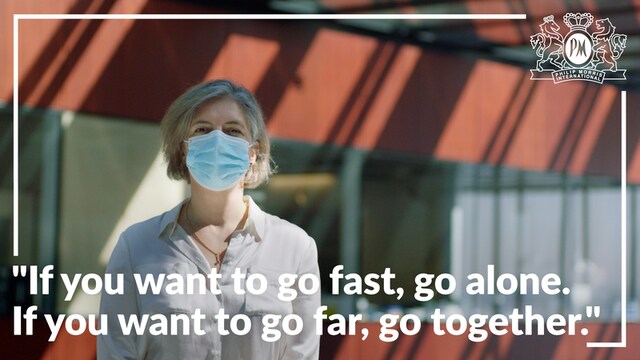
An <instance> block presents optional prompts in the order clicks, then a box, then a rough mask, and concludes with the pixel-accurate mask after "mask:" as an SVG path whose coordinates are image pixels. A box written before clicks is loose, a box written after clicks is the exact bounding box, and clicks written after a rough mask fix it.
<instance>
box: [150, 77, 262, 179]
mask: <svg viewBox="0 0 640 360" xmlns="http://www.w3.org/2000/svg"><path fill="white" fill-rule="evenodd" d="M222 98H229V99H233V100H234V101H235V102H236V103H237V104H238V105H239V107H240V109H241V110H242V111H243V112H244V115H245V117H246V119H247V126H248V128H249V133H250V135H251V139H250V140H251V141H250V142H254V143H255V145H254V148H255V150H256V161H255V163H254V164H253V165H251V167H250V168H249V170H248V171H247V174H246V176H245V181H244V185H245V187H247V188H249V189H252V188H255V187H257V186H259V185H260V184H262V183H263V182H265V181H267V180H268V179H269V176H270V175H271V173H272V169H271V144H270V142H269V138H268V136H267V130H266V125H265V123H264V115H263V114H262V109H261V108H260V105H259V104H258V101H257V99H256V97H255V96H254V95H253V94H252V93H251V92H249V90H247V89H246V88H244V87H242V86H238V85H236V84H234V83H232V82H231V81H228V80H215V81H210V82H205V83H201V84H198V85H196V86H193V87H192V88H190V89H188V90H187V91H185V92H184V93H183V94H182V95H180V96H179V97H178V98H177V99H176V100H174V101H173V103H172V104H171V105H170V106H169V109H168V110H167V112H166V114H165V115H164V117H163V118H162V122H161V124H160V133H161V135H162V152H163V153H164V158H165V160H166V162H167V175H168V176H169V177H170V178H172V179H177V180H187V181H189V170H188V169H187V164H186V162H185V157H184V151H183V149H184V148H183V146H184V140H186V139H187V137H188V136H189V129H190V128H191V125H192V123H193V116H194V114H195V113H196V112H197V111H198V109H199V108H200V107H201V106H202V105H203V104H204V103H205V102H207V101H209V100H214V99H222Z"/></svg>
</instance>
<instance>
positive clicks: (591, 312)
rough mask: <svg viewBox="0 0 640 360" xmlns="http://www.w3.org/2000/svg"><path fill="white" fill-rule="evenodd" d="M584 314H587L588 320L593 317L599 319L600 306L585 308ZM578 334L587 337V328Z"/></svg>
mask: <svg viewBox="0 0 640 360" xmlns="http://www.w3.org/2000/svg"><path fill="white" fill-rule="evenodd" d="M586 314H587V317H588V318H590V317H594V318H597V317H600V306H587V309H586ZM580 333H581V334H582V335H587V334H588V333H589V330H588V329H587V328H582V330H580Z"/></svg>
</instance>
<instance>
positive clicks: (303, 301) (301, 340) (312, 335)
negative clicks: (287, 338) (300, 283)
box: [284, 237, 320, 359]
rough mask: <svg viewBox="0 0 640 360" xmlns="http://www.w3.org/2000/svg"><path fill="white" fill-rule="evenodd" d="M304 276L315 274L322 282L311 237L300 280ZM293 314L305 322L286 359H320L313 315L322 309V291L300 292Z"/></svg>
mask: <svg viewBox="0 0 640 360" xmlns="http://www.w3.org/2000/svg"><path fill="white" fill-rule="evenodd" d="M304 274H313V275H315V276H316V277H317V279H318V281H320V270H319V268H318V250H317V248H316V242H315V241H314V240H313V239H312V238H310V237H309V245H308V246H307V249H306V251H305V253H304V255H303V257H302V259H301V261H300V266H299V268H298V278H300V276H301V275H304ZM292 306H293V313H294V314H298V315H299V316H300V317H301V318H302V320H303V328H302V332H301V333H300V334H298V335H296V336H293V337H292V338H291V339H292V341H291V343H290V344H289V346H288V350H287V352H286V354H285V356H284V358H285V359H318V357H319V355H320V335H318V334H317V333H316V326H315V325H316V324H315V319H314V318H313V315H314V314H315V312H316V310H317V309H318V307H320V289H318V291H316V292H315V293H313V294H310V295H305V294H301V293H300V292H298V297H296V299H295V300H293V301H292Z"/></svg>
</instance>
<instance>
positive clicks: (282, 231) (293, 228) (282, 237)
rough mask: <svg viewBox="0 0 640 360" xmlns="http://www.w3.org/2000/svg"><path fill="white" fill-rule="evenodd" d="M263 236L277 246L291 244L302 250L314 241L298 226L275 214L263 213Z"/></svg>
mask: <svg viewBox="0 0 640 360" xmlns="http://www.w3.org/2000/svg"><path fill="white" fill-rule="evenodd" d="M263 232H264V236H265V238H266V240H268V241H269V242H275V243H277V244H278V246H292V247H296V248H298V249H299V250H304V249H306V248H308V247H309V246H310V245H312V244H313V245H315V241H314V240H313V238H312V237H311V236H309V234H307V232H306V231H304V229H302V228H301V227H300V226H298V225H296V224H294V223H291V222H289V221H287V220H285V219H282V218H280V217H278V216H276V215H272V214H269V213H265V218H264V231H263Z"/></svg>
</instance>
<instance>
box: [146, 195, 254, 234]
mask: <svg viewBox="0 0 640 360" xmlns="http://www.w3.org/2000/svg"><path fill="white" fill-rule="evenodd" d="M243 200H245V201H246V202H247V203H248V204H249V214H248V216H247V221H246V222H245V224H244V228H243V229H242V230H241V231H250V232H252V233H254V234H255V235H257V237H256V241H260V240H262V239H263V238H264V228H265V221H266V215H265V212H264V211H262V209H260V207H258V205H257V204H256V203H255V202H254V201H253V199H252V198H251V196H249V195H245V196H244V197H243ZM188 201H189V199H185V200H183V201H182V202H180V203H179V204H178V205H176V206H175V207H174V208H173V209H171V210H169V211H167V212H165V213H164V214H163V216H162V219H161V220H160V230H159V232H158V237H162V236H165V235H166V236H169V237H170V236H172V235H173V234H174V232H175V231H176V227H177V226H178V216H179V215H180V209H181V208H182V206H183V205H184V204H186V203H187V202H188Z"/></svg>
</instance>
